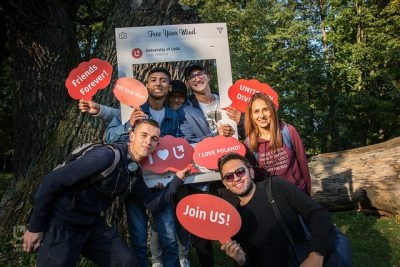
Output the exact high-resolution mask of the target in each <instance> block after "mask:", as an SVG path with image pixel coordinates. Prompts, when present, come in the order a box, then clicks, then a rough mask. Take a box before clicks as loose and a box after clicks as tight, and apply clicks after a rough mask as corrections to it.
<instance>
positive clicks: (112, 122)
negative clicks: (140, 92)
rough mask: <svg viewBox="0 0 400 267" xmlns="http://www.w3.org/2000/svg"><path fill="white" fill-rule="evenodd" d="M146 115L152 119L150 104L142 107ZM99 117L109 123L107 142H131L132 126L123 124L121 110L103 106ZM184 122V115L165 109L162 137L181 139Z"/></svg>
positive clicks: (161, 127)
mask: <svg viewBox="0 0 400 267" xmlns="http://www.w3.org/2000/svg"><path fill="white" fill-rule="evenodd" d="M140 108H141V109H142V110H143V112H144V113H146V114H149V116H150V118H151V115H150V106H149V104H148V103H145V104H143V105H142V106H141V107H140ZM97 116H98V117H99V118H101V119H103V120H105V121H108V122H109V124H108V125H107V129H106V142H107V143H112V142H127V141H128V140H129V131H131V130H132V126H131V125H130V123H129V121H127V122H125V123H122V121H121V110H120V109H115V108H110V107H107V106H103V105H101V107H100V112H99V114H97ZM183 120H184V116H183V115H182V113H179V112H178V111H176V110H173V109H171V108H169V107H165V117H164V120H163V121H162V122H161V125H160V136H164V135H172V136H175V137H181V136H182V132H181V129H180V128H181V124H182V122H183Z"/></svg>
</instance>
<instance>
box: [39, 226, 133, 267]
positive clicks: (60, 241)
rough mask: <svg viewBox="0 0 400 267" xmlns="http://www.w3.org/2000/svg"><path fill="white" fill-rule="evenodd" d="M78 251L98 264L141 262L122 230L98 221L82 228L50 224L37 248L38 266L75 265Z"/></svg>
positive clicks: (131, 266) (110, 264)
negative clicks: (128, 244) (124, 238)
mask: <svg viewBox="0 0 400 267" xmlns="http://www.w3.org/2000/svg"><path fill="white" fill-rule="evenodd" d="M75 227H76V226H75ZM79 255H82V256H84V257H86V258H88V259H90V260H92V261H93V262H94V263H96V264H97V266H103V267H110V266H115V267H116V266H119V267H122V266H126V267H133V266H141V265H138V264H137V261H136V258H135V256H134V255H133V253H132V251H131V250H130V249H129V247H128V246H127V244H126V243H125V242H124V241H123V240H122V239H121V237H120V235H119V233H118V232H117V231H116V230H115V229H114V228H111V227H109V226H108V225H106V223H105V222H98V223H96V224H95V225H93V226H91V227H88V228H87V229H85V230H82V231H75V230H71V229H67V228H62V227H57V226H50V228H49V229H48V230H47V231H46V233H45V234H44V240H43V244H42V246H41V247H40V248H39V250H38V253H37V256H36V266H38V267H53V266H54V267H61V266H65V267H68V266H76V265H77V263H78V261H79Z"/></svg>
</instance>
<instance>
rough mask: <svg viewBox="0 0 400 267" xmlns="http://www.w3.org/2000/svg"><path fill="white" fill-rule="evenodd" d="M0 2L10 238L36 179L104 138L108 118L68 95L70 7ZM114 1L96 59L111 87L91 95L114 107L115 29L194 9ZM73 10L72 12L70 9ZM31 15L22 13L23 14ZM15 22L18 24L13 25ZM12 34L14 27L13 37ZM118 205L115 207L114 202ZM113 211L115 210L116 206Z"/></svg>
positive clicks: (2, 212) (180, 18) (73, 56)
mask: <svg viewBox="0 0 400 267" xmlns="http://www.w3.org/2000/svg"><path fill="white" fill-rule="evenodd" d="M3 2H4V3H2V4H0V7H3V8H4V9H3V10H4V12H5V13H9V15H10V16H9V17H7V18H6V19H7V20H8V25H7V26H8V27H9V28H8V32H10V37H9V40H10V46H11V47H13V51H12V53H13V57H14V61H15V62H16V64H15V66H14V71H15V73H16V74H17V75H15V82H16V93H15V99H16V102H17V109H16V114H18V117H17V118H16V120H15V121H16V132H17V135H16V138H15V140H16V148H15V154H16V155H17V156H16V157H17V164H16V169H15V172H14V178H13V186H12V187H10V188H9V189H8V190H7V192H6V193H5V194H4V196H3V199H2V202H1V204H0V206H1V208H0V230H1V231H2V233H5V234H6V235H8V236H11V234H12V233H13V231H12V229H13V226H15V225H24V224H25V222H26V219H27V216H28V213H29V209H30V207H31V204H30V193H31V191H32V190H33V188H34V187H36V186H37V185H38V183H39V182H40V180H41V178H42V177H43V176H44V175H45V174H46V173H47V172H49V171H50V170H52V168H53V167H54V166H56V164H57V163H58V162H60V161H62V159H63V158H64V157H65V156H66V155H67V154H68V153H69V152H70V151H71V150H72V149H73V148H74V147H77V146H78V145H80V144H83V143H86V142H90V141H96V140H102V139H103V134H104V130H105V123H104V122H103V121H101V120H96V119H94V118H93V117H91V116H89V115H83V114H81V113H80V112H79V110H78V108H77V101H75V100H72V99H71V98H70V97H69V96H68V94H67V90H66V88H65V85H64V82H65V79H66V77H67V76H68V73H69V71H71V70H72V68H74V67H75V66H76V65H77V64H78V63H79V59H78V57H77V50H76V49H75V48H76V47H77V42H76V40H75V38H76V37H75V36H73V35H70V34H71V33H72V32H74V28H73V24H72V20H71V16H72V15H73V14H72V13H73V11H71V7H70V6H68V4H69V3H71V2H70V1H65V3H64V2H63V3H62V4H63V5H60V6H55V5H54V2H53V1H45V2H43V3H42V5H41V6H39V2H37V1H33V0H31V1H29V2H28V1H23V3H24V5H23V6H22V5H21V6H19V5H18V4H19V3H20V1H15V3H14V2H13V1H11V2H10V1H8V2H7V3H5V1H3ZM111 2H112V3H113V7H112V8H111V10H110V12H109V14H110V15H109V17H108V18H107V21H106V23H105V32H104V34H103V39H101V40H99V42H98V47H97V49H96V51H97V52H95V55H94V56H93V57H98V58H101V59H103V60H107V61H108V62H110V63H111V64H112V65H113V70H114V73H113V79H112V81H111V84H110V86H109V88H107V89H105V90H100V91H99V92H98V93H97V94H96V96H95V98H94V100H95V101H96V102H99V103H102V104H108V105H113V106H116V105H117V101H116V100H115V98H114V96H113V94H112V92H111V90H110V88H111V87H112V85H113V82H114V81H115V79H116V74H117V62H116V46H115V32H114V29H115V28H118V27H134V26H147V25H162V24H164V25H169V24H183V23H195V22H197V16H196V14H194V13H193V11H191V10H186V9H185V10H184V9H182V6H180V5H179V4H178V1H177V0H161V1H155V0H154V1H127V0H118V1H111ZM68 12H71V13H70V14H72V15H71V16H70V15H68ZM27 14H32V15H29V16H30V17H29V18H25V19H23V16H28V15H27ZM17 22H18V23H17ZM11 33H14V34H13V35H11ZM117 206H119V205H117ZM120 210H121V209H120V208H119V209H118V211H116V210H115V209H113V210H112V213H110V214H115V212H119V211H120Z"/></svg>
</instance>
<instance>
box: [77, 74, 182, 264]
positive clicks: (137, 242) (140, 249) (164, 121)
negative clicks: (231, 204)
mask: <svg viewBox="0 0 400 267" xmlns="http://www.w3.org/2000/svg"><path fill="white" fill-rule="evenodd" d="M146 87H147V91H148V93H149V98H148V100H147V102H146V103H145V104H143V105H142V106H140V107H136V108H135V109H134V111H133V112H132V114H131V116H130V118H129V120H128V121H127V122H126V123H122V122H121V114H120V110H117V109H114V108H110V107H107V106H104V105H99V104H97V103H95V102H93V101H80V102H79V109H80V110H81V111H82V112H88V113H90V114H92V115H95V116H98V117H99V118H101V119H104V120H106V121H108V122H109V124H108V126H107V129H106V142H108V143H110V142H116V141H122V142H123V141H126V137H127V134H126V133H127V132H129V131H130V130H131V129H132V128H134V127H135V125H136V123H137V122H138V121H140V120H142V119H144V118H146V117H150V118H152V119H154V120H156V121H157V122H158V123H159V124H160V131H161V132H160V136H164V135H173V136H176V137H178V136H181V133H180V125H181V123H182V121H183V117H182V116H181V115H180V113H178V111H177V110H174V109H172V108H170V107H168V106H166V102H167V96H168V94H169V93H170V91H171V74H170V73H169V72H168V70H167V69H165V68H161V67H155V68H153V69H151V70H150V71H149V73H148V74H147V79H146ZM152 190H157V189H152ZM126 213H127V219H128V230H129V234H130V242H131V247H132V250H133V251H134V253H135V255H137V257H138V259H139V264H140V266H143V267H146V266H148V260H147V221H148V218H147V213H146V209H145V208H144V206H143V205H142V204H141V203H140V202H138V201H136V199H130V200H129V201H127V203H126ZM152 216H153V223H152V227H153V226H154V227H155V228H156V229H157V232H158V240H159V243H160V244H159V245H158V244H157V241H156V240H154V239H153V242H152V243H151V245H155V246H156V247H160V248H161V251H162V255H159V254H160V253H159V252H158V254H157V255H159V256H156V257H152V261H153V265H154V266H157V265H158V266H164V267H176V266H177V265H179V262H178V261H179V253H178V241H177V238H176V222H175V213H174V205H173V203H169V204H168V205H165V206H164V209H162V210H160V211H158V212H157V213H153V214H152ZM151 250H152V248H151ZM158 250H159V249H158Z"/></svg>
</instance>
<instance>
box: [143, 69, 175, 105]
mask: <svg viewBox="0 0 400 267" xmlns="http://www.w3.org/2000/svg"><path fill="white" fill-rule="evenodd" d="M146 87H147V91H148V92H149V97H152V98H156V99H161V98H165V97H166V96H167V95H168V93H169V91H171V84H170V78H169V77H168V75H167V74H165V73H164V72H154V73H152V74H150V75H149V76H148V77H147V84H146Z"/></svg>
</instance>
